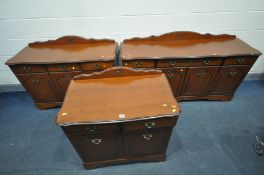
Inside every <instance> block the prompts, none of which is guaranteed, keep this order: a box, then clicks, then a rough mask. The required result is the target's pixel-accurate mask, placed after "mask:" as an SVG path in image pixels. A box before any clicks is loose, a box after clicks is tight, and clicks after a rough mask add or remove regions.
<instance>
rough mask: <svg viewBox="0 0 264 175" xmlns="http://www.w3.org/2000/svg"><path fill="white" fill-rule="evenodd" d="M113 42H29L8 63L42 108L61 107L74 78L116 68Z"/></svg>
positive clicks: (66, 39) (71, 39) (75, 39)
mask: <svg viewBox="0 0 264 175" xmlns="http://www.w3.org/2000/svg"><path fill="white" fill-rule="evenodd" d="M116 53H117V43H116V42H115V41H114V40H107V39H102V40H95V39H85V38H82V37H78V36H64V37H61V38H58V39H56V40H49V41H44V42H34V43H29V45H28V46H27V47H25V48H24V49H22V50H21V51H20V52H19V53H17V54H16V55H15V56H14V57H13V58H11V59H9V60H8V61H7V62H6V64H7V65H8V66H9V67H10V69H11V70H12V71H13V73H14V74H15V75H16V77H17V78H18V80H19V81H20V83H21V84H22V85H23V87H24V88H25V89H26V91H27V92H28V93H29V94H30V95H31V97H32V99H33V100H34V102H35V104H36V106H37V107H38V108H40V109H46V108H52V107H56V106H61V105H62V102H63V99H64V96H65V93H66V90H67V88H68V85H69V83H70V81H71V80H72V78H73V77H74V76H76V75H79V74H82V73H92V72H96V71H101V70H104V69H106V68H109V67H113V66H114V65H115V60H116Z"/></svg>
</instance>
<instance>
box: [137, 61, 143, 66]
mask: <svg viewBox="0 0 264 175" xmlns="http://www.w3.org/2000/svg"><path fill="white" fill-rule="evenodd" d="M135 65H136V67H142V66H143V64H142V63H141V62H136V63H135Z"/></svg>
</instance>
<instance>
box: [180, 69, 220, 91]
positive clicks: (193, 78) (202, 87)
mask: <svg viewBox="0 0 264 175" xmlns="http://www.w3.org/2000/svg"><path fill="white" fill-rule="evenodd" d="M218 69H219V67H218V66H210V67H189V68H188V70H187V72H186V76H185V80H184V85H183V90H182V95H186V96H203V95H206V94H207V92H208V90H209V87H210V85H211V81H212V80H213V78H214V77H215V75H216V73H217V71H218Z"/></svg>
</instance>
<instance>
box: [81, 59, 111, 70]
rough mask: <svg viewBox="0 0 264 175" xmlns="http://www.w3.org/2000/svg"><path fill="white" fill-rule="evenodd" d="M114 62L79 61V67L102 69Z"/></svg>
mask: <svg viewBox="0 0 264 175" xmlns="http://www.w3.org/2000/svg"><path fill="white" fill-rule="evenodd" d="M113 66H114V63H113V62H112V61H100V62H89V63H81V69H82V70H84V71H86V70H96V71H100V70H104V69H107V68H110V67H113Z"/></svg>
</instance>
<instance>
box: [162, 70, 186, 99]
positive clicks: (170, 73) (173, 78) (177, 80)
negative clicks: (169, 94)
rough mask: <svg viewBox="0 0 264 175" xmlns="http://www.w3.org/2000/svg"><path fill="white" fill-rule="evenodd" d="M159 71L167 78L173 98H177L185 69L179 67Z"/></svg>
mask: <svg viewBox="0 0 264 175" xmlns="http://www.w3.org/2000/svg"><path fill="white" fill-rule="evenodd" d="M161 70H162V72H164V73H165V75H166V76H167V78H168V80H169V83H170V86H171V89H172V91H173V94H174V96H176V97H177V96H179V95H180V93H181V87H182V84H183V79H184V76H185V72H186V68H182V67H179V68H169V69H161Z"/></svg>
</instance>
